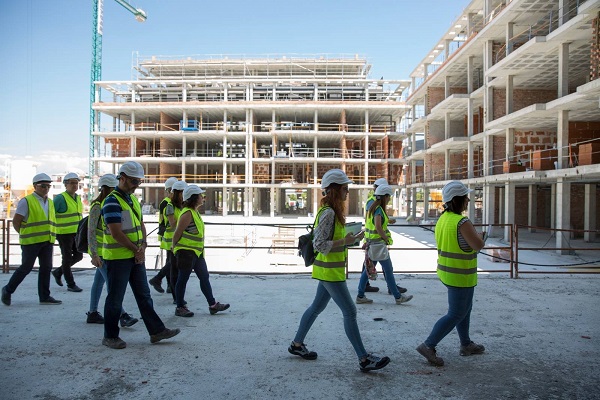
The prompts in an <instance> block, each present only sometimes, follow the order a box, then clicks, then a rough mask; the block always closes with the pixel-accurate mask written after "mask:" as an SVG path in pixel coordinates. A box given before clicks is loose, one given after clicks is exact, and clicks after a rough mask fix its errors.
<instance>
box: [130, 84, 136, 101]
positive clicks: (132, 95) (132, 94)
mask: <svg viewBox="0 0 600 400" xmlns="http://www.w3.org/2000/svg"><path fill="white" fill-rule="evenodd" d="M131 102H132V103H135V102H136V100H135V88H133V87H132V88H131Z"/></svg>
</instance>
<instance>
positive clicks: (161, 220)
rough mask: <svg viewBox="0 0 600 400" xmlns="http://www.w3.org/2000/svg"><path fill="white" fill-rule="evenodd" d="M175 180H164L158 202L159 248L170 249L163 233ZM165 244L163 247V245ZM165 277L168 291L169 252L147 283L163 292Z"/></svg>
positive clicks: (169, 281) (172, 178) (167, 220)
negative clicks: (162, 191) (163, 190)
mask: <svg viewBox="0 0 600 400" xmlns="http://www.w3.org/2000/svg"><path fill="white" fill-rule="evenodd" d="M175 182H177V178H175V177H174V176H172V177H170V178H168V179H167V180H166V181H165V198H164V199H162V201H161V202H160V204H159V205H158V211H159V213H158V242H159V243H160V248H161V249H163V250H170V246H169V247H166V244H165V245H163V235H164V234H165V231H166V230H167V227H168V226H169V223H170V222H171V221H170V219H169V218H168V217H167V216H166V215H165V212H166V209H167V206H168V205H169V204H171V203H172V197H173V193H172V191H171V188H172V187H173V184H174V183H175ZM163 246H165V247H163ZM165 277H166V278H167V292H170V291H171V290H170V288H171V258H169V254H168V253H167V261H165V265H164V266H163V267H162V268H161V269H160V271H158V274H156V275H155V276H154V277H152V278H150V280H149V281H148V283H150V286H152V287H153V288H154V290H156V291H157V292H158V293H164V292H165V290H164V289H163V288H162V279H163V278H165Z"/></svg>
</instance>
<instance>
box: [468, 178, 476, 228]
mask: <svg viewBox="0 0 600 400" xmlns="http://www.w3.org/2000/svg"><path fill="white" fill-rule="evenodd" d="M468 186H469V189H475V187H474V186H472V185H468ZM473 193H474V192H471V195H470V196H469V198H470V200H471V201H469V205H468V207H467V217H469V219H470V220H471V222H473V223H475V195H474V194H473Z"/></svg>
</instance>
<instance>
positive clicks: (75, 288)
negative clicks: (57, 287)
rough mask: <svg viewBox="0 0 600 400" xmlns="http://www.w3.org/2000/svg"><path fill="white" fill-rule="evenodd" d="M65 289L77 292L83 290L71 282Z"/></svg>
mask: <svg viewBox="0 0 600 400" xmlns="http://www.w3.org/2000/svg"><path fill="white" fill-rule="evenodd" d="M67 290H68V291H69V292H75V293H79V292H82V291H83V289H82V288H80V287H79V286H77V285H75V284H73V286H69V287H67Z"/></svg>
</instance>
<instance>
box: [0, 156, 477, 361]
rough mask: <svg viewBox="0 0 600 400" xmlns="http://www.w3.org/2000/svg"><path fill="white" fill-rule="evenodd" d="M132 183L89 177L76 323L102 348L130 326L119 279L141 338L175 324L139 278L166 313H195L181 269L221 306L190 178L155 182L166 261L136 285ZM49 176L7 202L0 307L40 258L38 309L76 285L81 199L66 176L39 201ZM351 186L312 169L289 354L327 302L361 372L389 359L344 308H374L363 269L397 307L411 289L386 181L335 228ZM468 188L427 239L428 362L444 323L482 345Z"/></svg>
mask: <svg viewBox="0 0 600 400" xmlns="http://www.w3.org/2000/svg"><path fill="white" fill-rule="evenodd" d="M142 179H144V169H143V167H142V166H141V165H140V164H139V163H137V162H134V161H129V162H126V163H125V164H123V165H122V166H121V168H120V169H119V174H118V175H117V176H115V175H112V174H106V175H103V176H102V177H101V178H100V180H99V183H98V185H99V192H100V194H99V195H98V197H97V198H96V199H94V200H93V201H92V203H91V207H90V214H89V217H88V244H89V248H88V252H89V254H90V256H91V259H92V264H93V265H94V266H95V267H96V274H95V276H94V282H93V284H92V289H91V292H90V309H89V311H88V313H87V322H89V323H102V324H104V337H103V340H102V344H104V345H105V346H107V347H110V348H113V349H122V348H125V347H126V343H125V341H123V340H122V339H121V338H120V337H119V332H120V330H119V323H120V324H121V327H128V326H132V325H133V324H135V323H137V322H138V320H137V319H136V318H133V317H132V316H131V315H129V314H128V313H127V312H126V311H125V310H124V309H123V298H124V296H125V291H126V288H127V284H128V283H129V286H130V287H131V290H132V292H133V295H134V297H135V300H136V303H137V306H138V308H139V311H140V314H141V317H142V320H143V322H144V324H145V326H146V329H147V331H148V333H149V334H150V342H151V343H156V342H158V341H161V340H164V339H168V338H171V337H173V336H175V335H177V334H179V332H180V330H179V329H169V328H166V327H165V325H164V323H163V322H162V320H161V319H160V317H159V316H158V315H157V314H156V312H155V310H154V306H153V302H152V298H151V295H150V289H149V285H151V286H152V287H153V288H154V289H155V290H157V291H158V292H161V293H162V292H164V289H163V288H162V285H161V281H162V278H166V279H167V287H168V291H170V292H171V294H172V296H173V302H174V304H175V305H176V308H175V315H176V316H180V317H192V316H193V315H194V313H193V312H192V311H190V310H189V309H188V307H187V302H186V301H185V293H186V286H187V282H188V280H189V277H190V275H191V272H192V271H193V272H195V274H196V276H197V277H198V279H199V281H200V289H201V291H202V293H203V295H204V296H205V298H206V301H207V303H208V309H209V312H210V314H216V313H218V312H220V311H225V310H227V309H228V308H229V304H222V303H219V302H217V301H216V300H215V298H214V296H213V293H212V287H211V284H210V280H209V273H208V268H207V264H206V260H205V258H204V238H205V235H204V233H205V232H204V222H203V220H202V217H201V215H200V213H199V211H198V209H199V208H200V206H201V205H202V204H203V201H204V200H203V199H204V196H203V194H204V191H203V190H202V189H201V188H200V187H198V186H197V185H187V184H186V183H185V182H183V181H180V180H177V179H176V178H169V179H168V180H167V181H166V182H165V191H166V193H167V196H166V197H165V199H164V200H163V201H162V202H161V205H160V207H159V211H160V218H159V226H160V228H159V238H160V243H161V248H162V249H164V250H166V252H167V259H166V264H165V266H164V267H163V268H162V269H161V271H160V272H159V273H158V274H157V275H156V276H155V277H153V278H152V279H150V280H149V281H148V280H147V277H146V268H145V250H146V247H147V241H146V238H147V233H146V229H145V225H144V223H143V218H142V212H141V206H140V203H139V201H138V200H137V198H136V197H135V196H134V192H135V190H136V189H137V188H138V186H139V185H140V184H141V181H142ZM51 182H52V180H51V178H50V177H49V176H48V175H47V174H44V173H41V174H37V175H36V176H35V177H34V178H33V188H34V192H33V193H32V194H30V195H28V196H26V197H24V198H23V199H22V200H21V201H20V202H19V204H18V206H17V211H16V214H15V217H14V219H13V226H14V228H15V230H16V231H17V232H18V233H19V241H20V244H21V249H22V264H21V266H20V267H19V268H17V270H16V271H15V272H14V274H13V276H12V277H11V279H10V280H9V282H8V283H7V285H5V286H4V287H3V288H2V293H1V301H2V303H4V304H5V305H7V306H9V305H10V304H11V295H12V294H13V293H14V292H15V290H16V289H17V287H18V286H19V284H20V283H21V282H22V281H23V279H24V278H25V276H27V275H28V274H29V272H31V270H32V268H33V265H34V262H35V260H36V259H38V260H39V265H40V271H39V275H38V296H39V300H40V303H41V304H61V301H60V300H56V299H54V298H53V297H52V296H50V288H49V286H50V274H52V275H53V276H54V278H55V280H56V283H57V284H59V285H60V286H62V279H61V278H62V277H64V278H65V280H66V282H67V288H68V290H69V291H71V292H81V290H82V289H81V288H79V287H78V286H77V285H76V283H75V281H74V278H73V274H72V272H71V267H72V266H73V265H74V264H75V263H76V262H78V261H80V260H81V258H82V255H81V253H79V252H78V251H77V248H76V246H75V232H76V231H77V226H78V224H79V221H80V220H81V218H82V211H83V207H82V203H81V199H80V198H79V196H78V195H77V194H76V191H77V188H78V183H79V177H78V176H77V175H76V174H73V173H70V174H67V175H66V176H65V178H64V181H63V182H64V184H65V187H66V191H65V192H64V193H61V195H59V196H57V197H56V200H55V201H54V202H53V200H51V199H49V198H48V192H49V189H50V184H51ZM351 183H353V182H352V181H351V180H350V179H349V178H348V176H347V175H346V174H345V173H344V172H343V171H342V170H339V169H332V170H329V171H327V172H326V173H325V174H324V175H323V178H322V181H321V189H322V190H323V198H322V199H321V202H320V207H319V210H318V213H317V217H316V219H315V222H314V239H313V246H314V249H315V251H316V252H317V255H316V258H315V261H314V264H313V269H312V277H313V278H314V279H315V280H317V281H318V284H317V289H316V293H315V297H314V299H313V301H312V304H311V305H310V306H309V307H308V308H307V309H306V311H305V312H304V314H303V315H302V318H301V320H300V324H299V327H298V330H297V331H296V334H295V336H294V339H293V340H292V342H291V344H290V346H289V347H288V351H289V353H291V354H293V355H297V356H300V357H302V358H304V359H307V360H315V359H317V353H316V352H314V351H310V350H308V348H307V346H306V344H305V343H304V339H305V338H306V336H307V335H308V333H309V330H310V329H311V327H312V325H313V323H314V322H315V320H316V318H317V317H318V316H319V314H320V313H321V312H322V311H323V310H324V309H325V308H326V306H327V304H328V303H329V300H330V299H333V300H334V302H335V303H336V304H337V305H338V307H339V308H340V309H341V311H342V314H343V321H344V330H345V332H346V335H347V337H348V339H349V341H350V343H351V344H352V347H353V348H354V351H355V353H356V356H357V358H358V363H359V368H360V370H361V371H364V372H367V371H372V370H378V369H381V368H383V367H385V366H386V365H388V364H389V362H390V358H389V357H387V356H377V355H375V354H373V353H370V352H368V351H367V350H366V348H365V346H364V344H363V341H362V338H361V335H360V331H359V328H358V324H357V318H356V316H357V309H356V306H355V303H356V304H371V303H373V300H371V299H368V298H367V297H366V296H365V292H366V291H371V292H375V291H377V290H378V288H375V287H370V286H369V285H368V280H369V269H370V265H368V264H369V263H373V264H376V263H377V262H379V263H380V264H381V266H382V269H383V273H384V276H385V281H386V284H387V287H388V293H389V294H391V295H393V296H394V299H395V302H396V304H403V303H406V302H408V301H410V300H411V299H412V298H413V296H412V295H407V294H405V293H406V291H407V289H406V288H402V287H400V286H398V285H397V284H396V281H395V278H394V273H393V266H392V262H391V258H390V256H389V252H388V250H387V246H389V245H391V244H392V243H393V239H392V235H391V233H390V231H389V228H388V224H389V223H394V222H395V221H394V220H393V219H391V218H389V217H388V216H387V214H386V205H387V203H388V201H389V200H390V198H391V196H392V195H393V192H392V188H391V187H390V186H389V185H388V183H387V181H385V180H382V179H378V180H377V181H376V182H375V188H374V189H375V190H374V192H372V193H370V195H369V199H368V201H367V205H366V221H365V230H364V231H361V232H359V233H358V234H353V233H346V228H345V223H346V210H345V202H346V198H347V196H348V192H349V188H348V185H349V184H351ZM470 191H471V190H470V189H468V188H467V187H466V186H464V185H463V184H462V183H460V182H458V181H452V182H450V183H448V184H447V185H446V186H445V187H444V189H443V191H442V196H443V203H444V212H443V213H442V215H441V217H440V219H439V220H438V222H437V225H436V229H435V239H436V242H437V247H438V265H437V274H438V276H439V278H440V280H441V281H442V283H443V284H444V285H445V286H446V287H447V291H448V312H447V314H446V315H444V316H443V317H441V318H440V319H439V320H438V321H437V322H436V324H435V325H434V327H433V329H432V331H431V333H430V335H429V336H428V337H427V339H426V340H425V341H424V342H423V343H422V344H421V345H419V346H418V347H417V351H418V352H419V353H420V354H421V355H423V356H424V357H425V358H426V359H427V361H429V362H430V363H431V364H433V365H436V366H442V365H444V361H443V359H442V358H440V357H438V356H437V354H436V349H435V348H436V346H437V344H438V343H439V342H440V341H441V340H442V339H443V338H444V337H445V336H446V335H447V334H448V333H450V332H451V331H452V330H453V329H454V328H455V327H456V329H457V332H458V335H459V339H460V352H459V353H460V355H464V356H467V355H472V354H481V353H483V352H484V350H485V348H484V347H483V346H482V345H480V344H476V343H474V342H473V341H471V338H470V336H469V326H470V315H471V309H472V305H473V295H474V288H475V286H476V285H477V253H478V251H479V250H480V249H482V248H483V246H484V240H483V237H482V236H481V235H480V234H478V233H477V232H476V231H475V228H474V227H473V224H472V223H471V222H470V221H469V220H468V218H466V217H464V216H463V215H462V213H463V212H464V211H465V210H466V208H467V206H468V203H469V198H468V194H469V192H470ZM363 238H364V239H365V245H364V248H365V251H366V254H367V256H366V257H365V264H364V265H363V271H362V273H361V277H360V280H359V284H358V295H357V297H356V300H355V301H353V300H352V296H351V295H350V292H349V290H348V286H347V284H346V266H347V263H348V249H347V247H348V246H350V245H352V244H354V243H356V242H359V241H361V240H362V239H363ZM55 239H58V241H59V245H60V248H61V253H62V264H61V267H60V268H57V269H56V270H55V271H52V249H53V244H54V242H55ZM104 283H106V286H107V292H108V294H107V297H106V301H105V305H104V317H103V316H102V315H101V314H100V312H99V311H98V304H99V301H100V296H101V293H102V287H103V286H104Z"/></svg>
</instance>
